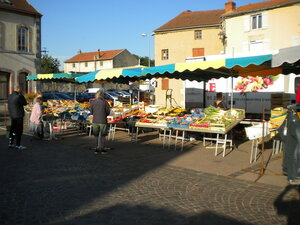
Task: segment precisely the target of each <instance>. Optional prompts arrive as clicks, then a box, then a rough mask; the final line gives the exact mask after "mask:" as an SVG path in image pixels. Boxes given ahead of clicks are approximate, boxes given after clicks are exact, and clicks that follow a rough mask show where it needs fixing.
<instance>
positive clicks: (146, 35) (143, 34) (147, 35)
mask: <svg viewBox="0 0 300 225" xmlns="http://www.w3.org/2000/svg"><path fill="white" fill-rule="evenodd" d="M141 35H142V37H148V67H150V37H151V36H152V35H153V34H145V33H142V34H141Z"/></svg>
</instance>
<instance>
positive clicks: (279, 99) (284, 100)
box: [271, 93, 291, 108]
mask: <svg viewBox="0 0 300 225" xmlns="http://www.w3.org/2000/svg"><path fill="white" fill-rule="evenodd" d="M290 104H291V95H290V94H284V93H282V94H272V95H271V108H277V107H286V106H288V105H290Z"/></svg>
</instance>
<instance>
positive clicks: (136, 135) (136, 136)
mask: <svg viewBox="0 0 300 225" xmlns="http://www.w3.org/2000/svg"><path fill="white" fill-rule="evenodd" d="M138 134H139V127H137V128H136V133H135V143H137V140H138Z"/></svg>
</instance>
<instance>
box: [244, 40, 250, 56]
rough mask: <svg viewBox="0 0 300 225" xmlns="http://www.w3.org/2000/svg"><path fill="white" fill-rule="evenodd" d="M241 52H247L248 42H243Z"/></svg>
mask: <svg viewBox="0 0 300 225" xmlns="http://www.w3.org/2000/svg"><path fill="white" fill-rule="evenodd" d="M243 52H244V53H245V52H249V44H248V41H243Z"/></svg>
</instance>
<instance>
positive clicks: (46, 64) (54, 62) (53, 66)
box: [41, 54, 60, 73]
mask: <svg viewBox="0 0 300 225" xmlns="http://www.w3.org/2000/svg"><path fill="white" fill-rule="evenodd" d="M59 66H60V62H59V60H58V59H56V58H53V57H52V56H49V55H47V54H44V55H43V56H42V71H41V72H42V73H59Z"/></svg>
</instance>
